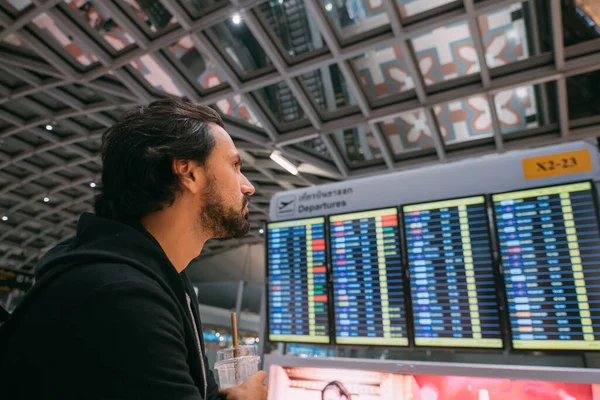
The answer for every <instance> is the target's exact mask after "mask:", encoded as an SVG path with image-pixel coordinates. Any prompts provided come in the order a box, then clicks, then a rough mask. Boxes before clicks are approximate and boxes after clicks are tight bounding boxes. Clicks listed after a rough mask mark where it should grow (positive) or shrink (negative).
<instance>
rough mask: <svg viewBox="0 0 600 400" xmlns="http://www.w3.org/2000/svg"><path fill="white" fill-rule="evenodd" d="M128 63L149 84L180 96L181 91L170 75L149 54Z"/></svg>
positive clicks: (181, 94)
mask: <svg viewBox="0 0 600 400" xmlns="http://www.w3.org/2000/svg"><path fill="white" fill-rule="evenodd" d="M130 65H131V66H132V67H133V68H135V69H136V70H138V72H139V73H140V74H142V76H143V77H144V79H145V80H146V81H148V83H149V84H151V85H152V86H154V87H155V88H157V89H159V90H162V91H163V92H166V93H168V94H171V95H173V96H178V97H182V96H183V92H182V91H181V90H180V89H179V88H178V87H177V85H176V84H175V82H173V79H171V76H170V75H169V74H167V72H166V71H165V70H164V69H162V68H161V67H160V65H158V63H157V62H156V61H155V60H154V58H152V56H150V55H145V56H143V57H140V58H138V59H136V60H133V61H132V62H131V63H130Z"/></svg>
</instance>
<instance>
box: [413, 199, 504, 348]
mask: <svg viewBox="0 0 600 400" xmlns="http://www.w3.org/2000/svg"><path fill="white" fill-rule="evenodd" d="M402 209H403V220H404V231H405V238H406V249H407V259H408V265H407V267H408V269H409V271H410V292H411V299H412V310H413V319H414V330H415V345H416V346H436V347H438V346H439V347H486V348H502V347H503V344H502V333H501V327H500V316H499V312H498V300H497V295H496V287H495V284H494V268H493V256H492V249H491V241H490V233H489V223H488V214H487V211H486V202H485V197H484V196H475V197H469V198H462V199H454V200H444V201H437V202H430V203H423V204H413V205H406V206H404V207H403V208H402Z"/></svg>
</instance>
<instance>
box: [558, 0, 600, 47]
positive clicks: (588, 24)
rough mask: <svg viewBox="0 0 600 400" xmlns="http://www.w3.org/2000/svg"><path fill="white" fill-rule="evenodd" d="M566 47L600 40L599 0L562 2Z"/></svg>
mask: <svg viewBox="0 0 600 400" xmlns="http://www.w3.org/2000/svg"><path fill="white" fill-rule="evenodd" d="M561 4H562V21H563V37H564V43H565V46H571V45H574V44H578V43H583V42H587V41H588V40H593V39H598V38H600V4H598V0H562V1H561Z"/></svg>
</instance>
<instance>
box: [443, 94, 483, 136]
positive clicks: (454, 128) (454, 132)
mask: <svg viewBox="0 0 600 400" xmlns="http://www.w3.org/2000/svg"><path fill="white" fill-rule="evenodd" d="M435 115H436V117H437V120H438V124H439V127H440V133H441V135H442V137H443V138H444V142H445V143H446V144H452V143H460V142H466V141H469V140H475V139H481V138H485V137H489V136H493V135H494V129H493V127H492V115H491V113H490V105H489V103H488V101H487V100H486V98H485V97H484V96H474V97H470V98H468V99H466V100H457V101H452V102H450V103H447V104H444V105H443V106H436V107H435Z"/></svg>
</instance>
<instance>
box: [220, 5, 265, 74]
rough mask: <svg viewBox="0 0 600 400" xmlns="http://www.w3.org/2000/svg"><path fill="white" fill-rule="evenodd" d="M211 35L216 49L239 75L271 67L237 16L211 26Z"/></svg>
mask: <svg viewBox="0 0 600 400" xmlns="http://www.w3.org/2000/svg"><path fill="white" fill-rule="evenodd" d="M211 33H212V35H211V36H213V37H214V40H213V42H214V43H215V45H216V46H217V48H219V49H220V50H221V51H222V52H223V53H224V55H225V57H227V58H228V59H229V60H230V61H231V64H232V65H233V67H234V68H235V69H236V70H237V71H238V72H239V73H240V75H247V74H248V73H249V72H253V71H257V70H260V69H263V68H266V67H268V66H270V65H271V60H269V58H268V57H267V55H266V54H265V52H264V50H263V49H262V47H261V46H260V44H259V43H258V41H257V40H256V38H255V37H254V35H252V32H250V29H248V27H247V26H246V24H245V23H244V21H243V20H241V19H240V18H239V15H237V14H236V16H235V18H231V19H229V20H227V21H225V22H221V23H219V24H217V25H215V26H213V27H212V28H211Z"/></svg>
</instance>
